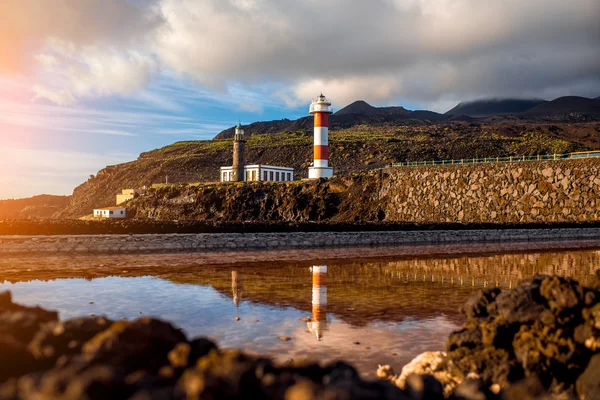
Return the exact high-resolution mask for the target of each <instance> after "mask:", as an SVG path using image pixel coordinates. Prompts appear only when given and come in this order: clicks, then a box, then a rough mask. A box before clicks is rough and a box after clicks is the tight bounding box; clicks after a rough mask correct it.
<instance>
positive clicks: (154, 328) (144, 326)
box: [82, 318, 186, 371]
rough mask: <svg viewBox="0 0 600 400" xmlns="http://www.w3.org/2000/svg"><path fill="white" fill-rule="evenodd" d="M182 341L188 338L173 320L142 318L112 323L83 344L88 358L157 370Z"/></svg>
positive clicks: (100, 361) (135, 368)
mask: <svg viewBox="0 0 600 400" xmlns="http://www.w3.org/2000/svg"><path fill="white" fill-rule="evenodd" d="M180 342H186V338H185V336H184V335H183V333H181V332H180V331H178V330H177V329H175V328H174V327H173V326H172V325H171V324H169V323H166V322H163V321H159V320H156V319H151V318H141V319H138V320H136V321H134V322H128V321H118V322H115V323H113V324H111V325H110V326H109V327H108V328H107V329H105V330H104V331H102V332H100V333H98V334H97V335H96V336H94V337H93V338H91V339H90V340H89V341H87V342H86V343H85V344H84V345H83V347H82V354H83V355H84V356H85V358H86V360H87V361H90V362H94V363H110V364H112V365H119V366H121V367H123V368H124V369H125V370H126V371H130V370H131V371H133V370H137V369H150V370H154V369H158V368H159V367H160V366H162V365H165V364H167V363H168V360H167V354H168V353H169V352H170V351H171V350H172V349H173V348H174V347H175V345H177V344H178V343H180ZM149 349H152V353H149V352H148V350H149Z"/></svg>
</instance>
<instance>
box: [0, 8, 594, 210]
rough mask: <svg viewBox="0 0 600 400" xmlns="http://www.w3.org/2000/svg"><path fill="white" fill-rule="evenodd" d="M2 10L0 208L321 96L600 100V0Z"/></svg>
mask: <svg viewBox="0 0 600 400" xmlns="http://www.w3.org/2000/svg"><path fill="white" fill-rule="evenodd" d="M0 15H2V16H3V18H2V25H1V27H0V199H5V198H19V197H27V196H31V195H35V194H41V193H48V194H70V193H71V192H72V191H73V188H74V187H75V186H77V185H78V184H80V183H82V182H84V181H85V180H86V179H87V178H88V177H89V175H91V174H95V173H96V172H97V171H98V170H99V169H101V168H103V167H105V166H106V165H113V164H117V163H121V162H126V161H131V160H134V159H136V158H137V157H138V155H139V154H140V153H141V152H143V151H148V150H152V149H154V148H157V147H161V146H165V145H168V144H170V143H173V142H175V141H181V140H203V139H211V138H212V137H214V136H215V135H216V134H218V133H219V132H220V131H221V130H223V129H226V128H228V127H231V126H233V125H235V124H236V123H237V122H238V120H240V121H241V122H242V124H245V123H251V122H254V121H262V120H272V119H281V118H290V119H295V118H298V117H301V116H304V115H306V114H307V109H308V105H309V104H310V101H311V98H313V97H315V96H316V95H318V94H319V92H323V93H324V94H326V95H327V96H328V97H329V98H330V99H331V100H332V102H333V104H334V108H337V109H339V108H341V107H343V106H345V105H347V104H349V103H351V102H352V101H354V100H359V99H361V100H365V101H367V102H369V103H371V104H373V105H380V106H383V105H401V106H404V107H406V108H409V109H429V110H433V111H438V112H445V111H447V110H448V109H450V108H452V107H453V106H455V105H456V104H457V103H458V102H460V101H469V100H474V99H479V98H492V97H494V98H502V97H519V98H531V97H535V98H544V99H550V100H551V99H553V98H556V97H559V96H564V95H579V96H586V97H597V96H600V24H598V21H600V1H598V0H571V1H568V2H566V1H564V0H528V1H522V0H486V1H481V0H369V1H365V0H328V1H321V0H301V1H299V0H44V1H40V0H3V1H0ZM217 167H218V166H215V168H217Z"/></svg>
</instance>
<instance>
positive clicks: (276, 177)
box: [275, 172, 279, 182]
mask: <svg viewBox="0 0 600 400" xmlns="http://www.w3.org/2000/svg"><path fill="white" fill-rule="evenodd" d="M275 180H276V181H277V182H279V172H275Z"/></svg>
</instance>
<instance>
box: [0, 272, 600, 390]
mask: <svg viewBox="0 0 600 400" xmlns="http://www.w3.org/2000/svg"><path fill="white" fill-rule="evenodd" d="M462 311H463V313H464V314H465V316H466V317H467V321H466V323H465V325H464V327H463V328H462V329H461V330H459V331H457V332H455V333H453V334H452V335H451V336H450V338H449V339H448V344H447V352H446V353H445V354H441V353H439V354H433V355H430V356H422V357H421V358H420V359H417V360H415V361H414V362H413V363H411V364H409V365H408V366H407V367H406V368H405V371H403V374H401V375H400V376H396V375H395V374H394V373H393V370H392V369H391V368H390V367H381V368H380V370H379V371H378V376H379V377H380V378H381V380H379V381H366V380H363V379H362V378H361V377H360V376H359V374H358V373H357V371H356V370H355V369H354V368H353V367H352V366H351V365H348V364H346V363H344V362H336V363H333V364H329V365H319V364H316V363H311V362H308V361H306V362H303V361H297V360H296V361H294V362H292V363H288V364H285V365H284V364H276V363H274V362H273V361H271V360H269V359H266V358H261V357H254V356H249V355H246V354H244V353H243V352H240V351H238V350H227V349H219V348H218V347H217V346H216V345H215V344H214V343H213V342H211V341H209V340H207V339H204V338H197V339H193V340H189V339H188V338H186V336H185V335H184V334H183V333H182V332H181V331H180V329H178V328H177V327H174V326H172V325H171V324H169V323H167V322H164V321H161V320H157V319H151V318H141V319H138V320H135V321H125V320H122V321H110V320H107V319H105V318H102V317H89V318H76V319H72V320H67V321H60V320H59V319H58V315H57V313H56V312H53V311H47V310H44V309H41V308H39V307H24V306H21V305H18V304H15V303H14V302H13V301H12V298H11V295H10V293H9V292H4V293H0V399H2V400H9V399H10V400H17V399H64V400H67V399H106V398H114V399H121V398H123V399H127V398H129V399H136V400H141V399H250V398H251V399H289V400H295V399H414V400H417V399H440V400H441V399H444V398H449V399H456V400H458V399H464V400H467V399H473V400H475V399H505V400H526V399H552V398H561V399H579V400H587V399H597V398H599V396H600V380H599V379H598V376H600V271H598V272H597V273H596V276H595V278H594V279H592V280H591V283H588V284H587V285H586V286H584V285H581V284H579V283H578V282H576V281H574V280H571V279H566V278H560V277H556V276H542V275H537V276H535V277H533V278H531V279H528V280H525V281H523V282H522V283H521V284H520V285H519V286H517V287H516V288H514V289H512V290H500V289H498V288H493V289H487V290H484V291H482V292H480V293H479V294H478V295H476V296H474V297H472V298H471V299H470V300H469V301H467V302H466V303H465V305H464V306H463V309H462ZM434 361H435V362H434ZM411 372H414V373H416V374H411ZM557 396H558V397H557Z"/></svg>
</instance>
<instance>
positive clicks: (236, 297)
mask: <svg viewBox="0 0 600 400" xmlns="http://www.w3.org/2000/svg"><path fill="white" fill-rule="evenodd" d="M231 294H232V296H233V304H235V306H236V307H239V305H240V301H241V300H242V280H241V279H240V278H239V277H238V273H237V271H231Z"/></svg>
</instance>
